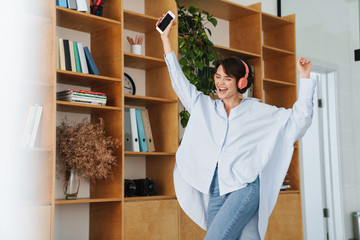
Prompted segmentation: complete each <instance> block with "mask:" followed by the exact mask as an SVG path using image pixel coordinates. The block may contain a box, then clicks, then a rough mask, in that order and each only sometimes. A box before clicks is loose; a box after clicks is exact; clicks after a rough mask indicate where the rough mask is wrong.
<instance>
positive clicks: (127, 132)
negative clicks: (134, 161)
mask: <svg viewBox="0 0 360 240" xmlns="http://www.w3.org/2000/svg"><path fill="white" fill-rule="evenodd" d="M124 122H125V129H124V137H125V140H124V141H125V151H134V147H133V141H132V135H131V122H130V109H129V108H125V111H124Z"/></svg>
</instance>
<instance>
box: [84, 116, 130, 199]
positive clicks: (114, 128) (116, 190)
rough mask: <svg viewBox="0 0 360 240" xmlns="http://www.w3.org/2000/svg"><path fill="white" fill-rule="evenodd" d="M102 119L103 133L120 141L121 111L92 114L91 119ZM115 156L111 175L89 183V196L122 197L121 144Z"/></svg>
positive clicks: (121, 135)
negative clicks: (115, 162)
mask: <svg viewBox="0 0 360 240" xmlns="http://www.w3.org/2000/svg"><path fill="white" fill-rule="evenodd" d="M99 117H101V118H103V119H104V124H105V126H104V127H105V128H104V130H105V134H106V135H107V136H112V137H114V138H117V139H119V140H120V142H121V141H122V139H123V138H122V137H123V130H122V119H123V118H122V112H120V111H119V112H117V113H114V112H108V113H101V114H93V115H92V116H91V121H92V122H94V121H96V122H97V121H98V118H99ZM115 156H117V164H116V165H115V166H113V167H112V170H111V171H112V176H111V177H109V178H108V179H106V180H97V181H96V182H95V183H91V185H90V197H91V198H122V197H123V193H122V191H123V179H122V176H123V175H122V173H123V159H122V146H120V148H119V149H116V150H115Z"/></svg>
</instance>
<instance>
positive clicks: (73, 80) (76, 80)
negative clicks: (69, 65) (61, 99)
mask: <svg viewBox="0 0 360 240" xmlns="http://www.w3.org/2000/svg"><path fill="white" fill-rule="evenodd" d="M56 73H57V82H58V83H64V84H71V85H78V86H84V87H94V86H98V85H102V84H108V83H121V79H120V78H112V77H105V76H98V75H94V74H85V73H77V72H70V71H64V70H57V71H56Z"/></svg>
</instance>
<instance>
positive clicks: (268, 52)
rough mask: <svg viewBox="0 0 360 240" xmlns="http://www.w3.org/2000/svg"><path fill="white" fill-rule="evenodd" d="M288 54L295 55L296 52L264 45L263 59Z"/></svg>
mask: <svg viewBox="0 0 360 240" xmlns="http://www.w3.org/2000/svg"><path fill="white" fill-rule="evenodd" d="M286 55H295V53H294V52H291V51H287V50H284V49H280V48H275V47H270V46H267V45H263V59H264V60H267V59H271V58H277V57H283V56H286Z"/></svg>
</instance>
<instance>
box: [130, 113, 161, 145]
mask: <svg viewBox="0 0 360 240" xmlns="http://www.w3.org/2000/svg"><path fill="white" fill-rule="evenodd" d="M125 151H133V152H154V151H155V145H154V141H153V137H152V131H151V126H150V120H149V113H148V110H147V109H135V108H125Z"/></svg>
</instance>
